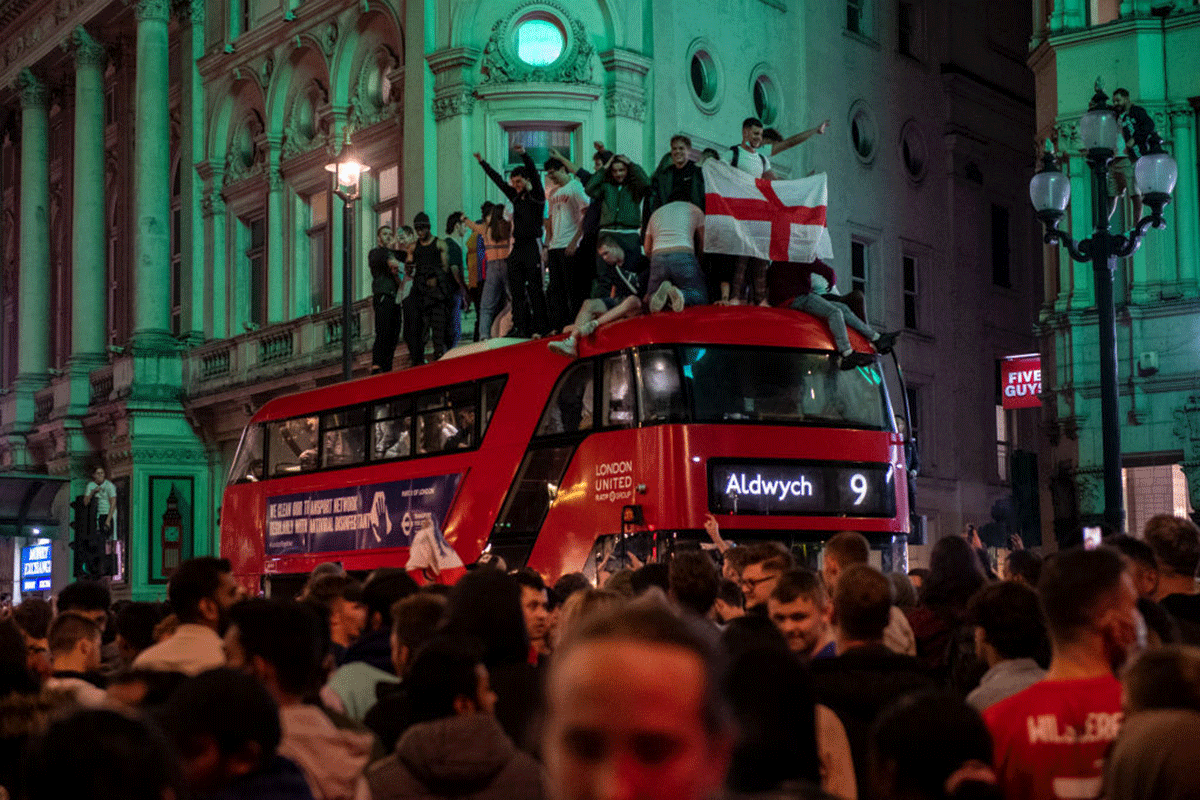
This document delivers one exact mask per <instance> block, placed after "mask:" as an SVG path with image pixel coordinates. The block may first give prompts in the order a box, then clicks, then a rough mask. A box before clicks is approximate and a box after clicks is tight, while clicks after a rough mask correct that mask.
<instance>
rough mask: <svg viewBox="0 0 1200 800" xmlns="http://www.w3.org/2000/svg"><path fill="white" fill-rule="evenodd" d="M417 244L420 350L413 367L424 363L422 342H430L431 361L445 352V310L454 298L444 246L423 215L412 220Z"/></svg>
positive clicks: (415, 261) (415, 279) (416, 267)
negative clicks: (452, 297) (431, 342)
mask: <svg viewBox="0 0 1200 800" xmlns="http://www.w3.org/2000/svg"><path fill="white" fill-rule="evenodd" d="M413 229H414V230H416V232H417V243H416V245H414V246H413V264H414V265H415V272H414V275H413V291H414V292H416V293H417V294H418V295H419V297H420V302H421V319H422V322H421V333H420V341H421V346H420V348H418V350H417V352H415V353H413V364H414V365H416V364H424V363H425V342H426V341H427V340H428V339H432V340H433V360H434V361H437V360H438V359H439V358H441V357H442V354H443V353H445V352H446V328H447V327H448V326H449V324H450V320H449V314H448V310H449V309H448V306H447V303H448V302H449V300H450V298H451V296H452V295H453V289H452V288H451V287H452V283H453V281H452V280H451V277H450V263H449V260H448V258H447V255H446V243H445V242H443V241H442V240H441V239H438V238H437V237H436V236H434V235H433V232H432V230H431V227H430V224H429V215H428V214H426V213H425V212H424V211H422V212H420V213H418V214H417V216H416V217H414V218H413Z"/></svg>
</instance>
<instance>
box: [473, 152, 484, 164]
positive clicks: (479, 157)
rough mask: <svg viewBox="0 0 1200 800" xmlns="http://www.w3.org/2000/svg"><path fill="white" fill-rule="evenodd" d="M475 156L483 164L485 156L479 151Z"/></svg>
mask: <svg viewBox="0 0 1200 800" xmlns="http://www.w3.org/2000/svg"><path fill="white" fill-rule="evenodd" d="M474 156H475V160H476V161H478V162H479V163H481V164H482V163H483V156H481V155H479V153H475V154H474Z"/></svg>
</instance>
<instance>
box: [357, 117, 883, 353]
mask: <svg viewBox="0 0 1200 800" xmlns="http://www.w3.org/2000/svg"><path fill="white" fill-rule="evenodd" d="M827 126H828V121H826V122H824V123H822V124H821V125H819V126H817V127H815V128H812V129H810V130H806V131H803V132H801V133H798V134H796V135H794V136H791V137H788V138H787V139H784V138H783V137H782V136H781V135H780V134H779V133H778V132H776V131H774V130H772V129H764V128H763V124H762V122H761V121H759V120H758V119H755V118H749V119H746V120H745V121H744V123H743V126H742V139H741V141H740V142H739V143H738V144H736V145H733V146H732V147H730V148H728V150H726V151H724V152H718V151H715V150H711V149H706V150H705V151H704V152H703V153H696V152H695V151H694V149H693V145H692V141H691V139H689V138H688V137H687V136H684V135H682V134H680V135H676V136H674V137H672V138H671V141H670V151H669V152H668V153H667V154H666V155H664V156H663V157H662V159H661V161H660V162H659V163H658V165H657V166H656V168H655V169H654V171H653V172H651V173H648V172H647V171H646V170H645V169H643V168H642V166H640V165H639V164H637V163H635V162H634V161H633V160H631V159H630V158H629V157H627V156H625V155H621V154H616V153H613V152H612V151H610V150H608V149H606V147H605V145H604V143H603V142H595V143H594V148H595V153H594V156H593V158H592V167H593V169H592V171H589V170H587V169H585V168H584V167H582V166H579V165H576V164H575V163H573V162H572V161H571V160H570V159H569V158H568V157H567V156H566V155H564V154H563V153H561V152H559V151H558V150H556V149H553V148H551V149H550V150H549V155H550V157H549V158H548V159H546V160H545V161H544V163H543V164H542V168H541V171H539V169H538V166H537V165H536V164H535V163H534V161H533V158H532V156H531V155H530V154H529V153H528V152H526V150H525V148H524V147H523V146H521V145H517V146H515V147H514V152H515V153H516V154H517V156H518V157H519V158H520V160H521V163H520V164H518V165H516V166H515V167H514V168H512V169H511V170H510V171H509V173H508V176H507V178H506V177H505V176H503V175H501V174H500V173H499V172H497V171H496V169H494V168H493V167H492V166H491V165H490V164H488V162H487V161H485V160H484V159H483V157H482V156H481V155H480V154H479V153H475V159H476V160H477V161H478V162H479V165H480V167H481V168H482V169H483V170H484V173H485V174H486V175H487V177H488V179H489V180H490V181H491V183H492V184H494V185H495V187H496V188H497V189H499V191H500V192H501V193H503V195H504V198H505V199H504V202H502V203H492V202H490V201H489V202H485V203H484V204H483V206H482V207H481V208H480V216H479V219H478V220H472V219H471V218H470V217H469V216H468V215H467V214H466V213H464V212H461V211H460V212H455V213H453V214H451V215H450V217H449V218H448V219H447V221H446V236H445V237H444V239H439V238H437V237H434V236H432V235H431V233H430V222H429V218H428V216H427V215H426V214H425V213H424V212H422V213H420V214H418V215H417V216H416V218H415V219H414V220H413V226H412V228H408V227H405V228H404V229H402V231H401V232H400V233H399V234H397V232H396V231H394V230H393V229H392V228H391V227H387V226H385V227H382V228H380V229H379V231H378V246H377V247H376V248H375V249H373V250H372V251H371V252H370V254H369V256H368V264H369V267H370V270H371V275H372V289H371V291H372V294H373V298H374V308H375V347H374V352H373V363H372V371H373V372H387V371H389V370H390V369H391V368H392V363H393V354H394V352H395V348H396V344H397V341H398V338H399V336H400V333H401V332H403V338H404V341H405V343H406V345H407V347H408V351H409V356H410V360H411V363H413V364H423V363H425V359H426V354H427V351H428V350H430V349H431V350H432V357H433V358H434V359H435V360H436V359H438V358H440V357H441V356H442V355H443V354H444V353H445V352H446V351H447V350H448V349H450V348H452V347H454V346H455V345H456V344H457V343H458V342H459V340H460V338H461V336H462V331H461V325H462V312H463V310H465V309H466V308H468V307H469V306H470V304H471V303H475V305H476V309H477V312H478V313H477V315H476V330H475V331H474V339H475V340H476V341H479V340H483V339H488V338H491V337H494V336H511V337H518V338H530V337H542V336H556V335H558V334H566V338H562V339H559V338H555V339H554V340H553V341H551V342H549V345H550V347H551V349H552V350H554V351H556V352H558V353H561V354H563V355H566V356H569V357H573V356H574V355H575V354H576V353H577V349H578V345H577V342H578V339H579V338H580V337H587V336H590V335H591V334H592V333H594V331H595V330H596V328H597V327H598V326H599V325H603V324H605V323H607V322H610V321H613V320H616V319H621V318H624V317H629V316H633V315H637V314H641V313H645V312H650V313H656V312H660V311H663V310H664V309H672V310H675V311H682V310H683V309H684V308H685V307H687V306H694V305H703V304H706V303H708V302H709V299H710V298H713V299H714V301H715V302H717V303H730V304H739V303H752V304H759V305H777V306H788V307H791V308H794V309H796V310H800V311H807V312H809V313H811V314H815V315H817V316H820V317H822V318H824V319H826V320H827V321H828V323H829V326H830V329H831V332H832V334H833V338H834V341H835V343H836V346H837V349H838V352H839V356H840V365H841V366H842V367H843V368H845V369H852V368H854V367H858V366H865V365H867V364H869V363H871V362H872V361H873V359H874V355H873V354H871V353H865V352H856V351H855V350H854V349H853V347H852V346H851V344H850V340H849V336H848V334H847V327H851V328H854V329H855V330H857V331H858V332H859V333H861V334H862V335H863V336H864V337H866V338H867V340H868V341H870V342H872V343H873V344H874V349H875V351H876V352H880V353H887V352H889V351H890V350H891V348H892V346H893V345H894V344H895V338H896V337H895V334H892V333H886V332H881V331H877V330H875V329H874V328H872V327H871V326H870V325H869V324H868V323H867V322H866V321H865V319H863V317H864V314H863V310H862V303H861V301H860V300H856V298H854V297H852V296H841V295H838V294H836V293H835V289H836V276H835V275H834V273H833V270H832V269H830V268H829V266H828V265H827V264H824V263H823V262H821V261H819V260H817V261H814V262H812V263H804V264H798V263H787V262H784V263H777V264H771V263H769V262H766V261H763V260H760V259H755V258H750V257H747V256H733V255H723V254H717V253H708V254H706V253H705V251H704V219H705V218H704V209H705V184H704V174H703V172H702V170H701V169H700V167H699V164H698V162H697V160H693V159H694V157H698V158H699V160H700V161H703V159H705V158H710V157H715V158H719V159H721V160H722V161H725V162H726V163H728V164H729V165H730V166H732V167H734V168H736V169H739V170H742V171H743V172H746V173H748V174H749V175H750V176H752V177H753V178H765V179H767V180H771V179H773V178H774V177H775V176H774V174H773V173H772V172H771V164H770V160H769V159H768V156H767V153H768V152H769V154H770V155H772V156H773V155H775V154H777V153H780V152H783V151H785V150H787V149H788V148H791V147H794V146H796V145H797V144H800V143H801V142H803V141H805V140H807V139H808V138H810V137H812V136H815V135H818V134H822V133H824V132H825V130H826V128H827ZM397 298H402V299H401V300H400V301H399V302H398V301H397ZM506 307H507V308H508V309H510V310H511V315H510V316H506V315H505V313H504V311H505V308H506Z"/></svg>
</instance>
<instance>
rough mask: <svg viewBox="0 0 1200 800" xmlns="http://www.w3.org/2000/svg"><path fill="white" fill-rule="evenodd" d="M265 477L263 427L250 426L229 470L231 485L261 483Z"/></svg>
mask: <svg viewBox="0 0 1200 800" xmlns="http://www.w3.org/2000/svg"><path fill="white" fill-rule="evenodd" d="M262 477H263V426H262V424H261V423H260V424H257V425H249V426H247V427H246V433H245V434H244V435H243V437H242V443H241V445H240V446H239V447H238V451H237V455H236V456H234V459H233V468H232V469H231V470H229V483H248V482H251V481H260V480H262Z"/></svg>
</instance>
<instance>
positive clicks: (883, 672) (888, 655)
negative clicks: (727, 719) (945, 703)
mask: <svg viewBox="0 0 1200 800" xmlns="http://www.w3.org/2000/svg"><path fill="white" fill-rule="evenodd" d="M809 668H810V669H811V671H812V678H813V692H814V694H815V695H816V699H817V702H818V703H820V704H822V705H825V706H828V707H829V708H830V709H832V710H833V712H834V713H835V714H837V715H838V719H840V720H841V721H842V726H843V727H845V729H846V738H847V739H848V740H849V741H850V753H851V755H852V756H853V757H854V773H855V777H856V778H857V779H858V787H859V797H866V796H867V795H866V792H867V790H868V787H870V785H871V784H870V777H869V774H868V769H867V750H868V745H869V742H870V738H871V725H872V724H873V723H874V722H875V718H876V717H878V716H879V712H880V711H882V710H883V709H884V708H886V707H887V706H889V705H891V704H892V703H893V702H895V701H896V700H897V699H899V698H900V697H901V696H903V695H906V694H908V693H910V692H919V691H926V690H933V689H936V688H937V685H936V684H935V683H934V681H933V679H932V678H931V677H929V675H928V674H927V673H926V672H925V669H924V668H923V667H922V666H921V664H920V662H918V661H917V660H916V659H915V658H913V657H912V656H904V655H900V654H898V653H893V652H892V651H891V650H889V649H887V647H885V646H884V645H882V644H868V645H862V646H860V647H853V648H851V649H849V650H847V651H846V652H845V653H842V654H841V655H840V656H836V657H835V658H826V659H817V660H815V661H813V662H811V663H810V664H809Z"/></svg>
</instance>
